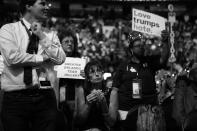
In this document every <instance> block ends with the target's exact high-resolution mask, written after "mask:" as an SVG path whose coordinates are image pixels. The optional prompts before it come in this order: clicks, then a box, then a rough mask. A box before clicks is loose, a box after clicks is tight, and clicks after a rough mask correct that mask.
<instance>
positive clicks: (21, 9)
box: [19, 0, 37, 14]
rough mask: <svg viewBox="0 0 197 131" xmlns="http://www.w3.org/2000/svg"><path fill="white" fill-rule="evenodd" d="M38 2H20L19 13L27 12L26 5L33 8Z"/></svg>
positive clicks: (24, 0)
mask: <svg viewBox="0 0 197 131" xmlns="http://www.w3.org/2000/svg"><path fill="white" fill-rule="evenodd" d="M36 1H37V0H19V11H20V13H21V14H24V13H25V11H26V5H29V6H32V5H33V4H34V3H35V2H36Z"/></svg>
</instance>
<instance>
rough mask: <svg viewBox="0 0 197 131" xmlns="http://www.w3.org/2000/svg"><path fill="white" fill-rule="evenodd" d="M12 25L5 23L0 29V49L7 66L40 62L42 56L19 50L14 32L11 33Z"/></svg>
mask: <svg viewBox="0 0 197 131" xmlns="http://www.w3.org/2000/svg"><path fill="white" fill-rule="evenodd" d="M13 31H14V27H12V26H11V25H5V26H3V27H2V28H1V29H0V50H1V53H2V56H3V58H4V60H5V63H6V64H7V65H8V66H25V65H33V66H36V65H38V64H42V62H43V61H44V60H43V56H42V55H37V54H29V53H26V51H23V50H21V48H20V47H19V46H18V43H16V38H15V37H16V34H14V33H13Z"/></svg>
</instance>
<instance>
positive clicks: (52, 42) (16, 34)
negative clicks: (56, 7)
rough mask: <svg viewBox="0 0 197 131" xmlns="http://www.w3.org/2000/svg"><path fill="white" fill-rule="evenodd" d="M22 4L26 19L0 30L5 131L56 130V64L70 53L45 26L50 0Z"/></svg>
mask: <svg viewBox="0 0 197 131" xmlns="http://www.w3.org/2000/svg"><path fill="white" fill-rule="evenodd" d="M19 6H20V11H21V14H22V17H23V18H22V19H21V20H20V21H18V22H15V23H9V24H6V25H4V26H2V28H1V29H0V51H1V54H2V56H3V59H4V70H3V72H2V76H1V88H2V90H3V91H4V95H3V103H2V104H3V106H2V113H1V117H2V123H3V126H4V131H29V130H31V131H32V130H33V131H54V126H55V120H56V113H57V105H56V98H55V93H54V89H53V88H54V87H56V73H55V71H54V65H58V64H62V63H63V62H64V61H65V58H66V55H65V53H64V51H63V49H62V47H61V44H60V42H59V39H58V37H57V36H56V37H53V38H50V37H49V35H47V33H45V32H44V29H43V27H42V23H43V22H45V20H46V19H47V14H48V9H49V8H48V4H47V2H46V0H20V4H19Z"/></svg>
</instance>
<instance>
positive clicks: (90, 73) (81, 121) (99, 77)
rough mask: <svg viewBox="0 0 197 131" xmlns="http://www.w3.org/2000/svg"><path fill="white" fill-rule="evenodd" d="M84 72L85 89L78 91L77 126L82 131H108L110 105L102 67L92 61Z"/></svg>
mask: <svg viewBox="0 0 197 131" xmlns="http://www.w3.org/2000/svg"><path fill="white" fill-rule="evenodd" d="M84 71H85V84H84V87H79V88H77V89H76V98H75V104H76V105H75V113H74V118H75V124H77V126H78V127H79V129H80V130H81V131H85V130H91V131H108V130H109V128H108V123H109V115H108V104H107V100H106V97H105V94H106V93H105V91H106V87H105V86H104V79H103V69H102V66H101V64H100V63H99V62H97V61H92V62H89V63H87V65H86V66H85V70H84Z"/></svg>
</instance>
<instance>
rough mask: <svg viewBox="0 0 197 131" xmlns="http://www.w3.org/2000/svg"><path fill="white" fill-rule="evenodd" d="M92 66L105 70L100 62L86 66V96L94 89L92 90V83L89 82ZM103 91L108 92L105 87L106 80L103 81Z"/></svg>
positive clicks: (93, 62) (92, 62)
mask: <svg viewBox="0 0 197 131" xmlns="http://www.w3.org/2000/svg"><path fill="white" fill-rule="evenodd" d="M92 66H97V67H99V68H100V69H101V70H103V66H102V65H101V63H100V62H98V61H90V62H88V63H87V64H86V66H85V69H84V72H85V76H86V79H85V85H84V90H85V92H86V94H89V93H90V92H91V90H92V89H93V88H92V83H91V82H90V81H89V70H90V68H91V67H92ZM100 89H101V90H102V91H105V90H106V87H105V82H104V80H103V81H102V87H101V88H100Z"/></svg>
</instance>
